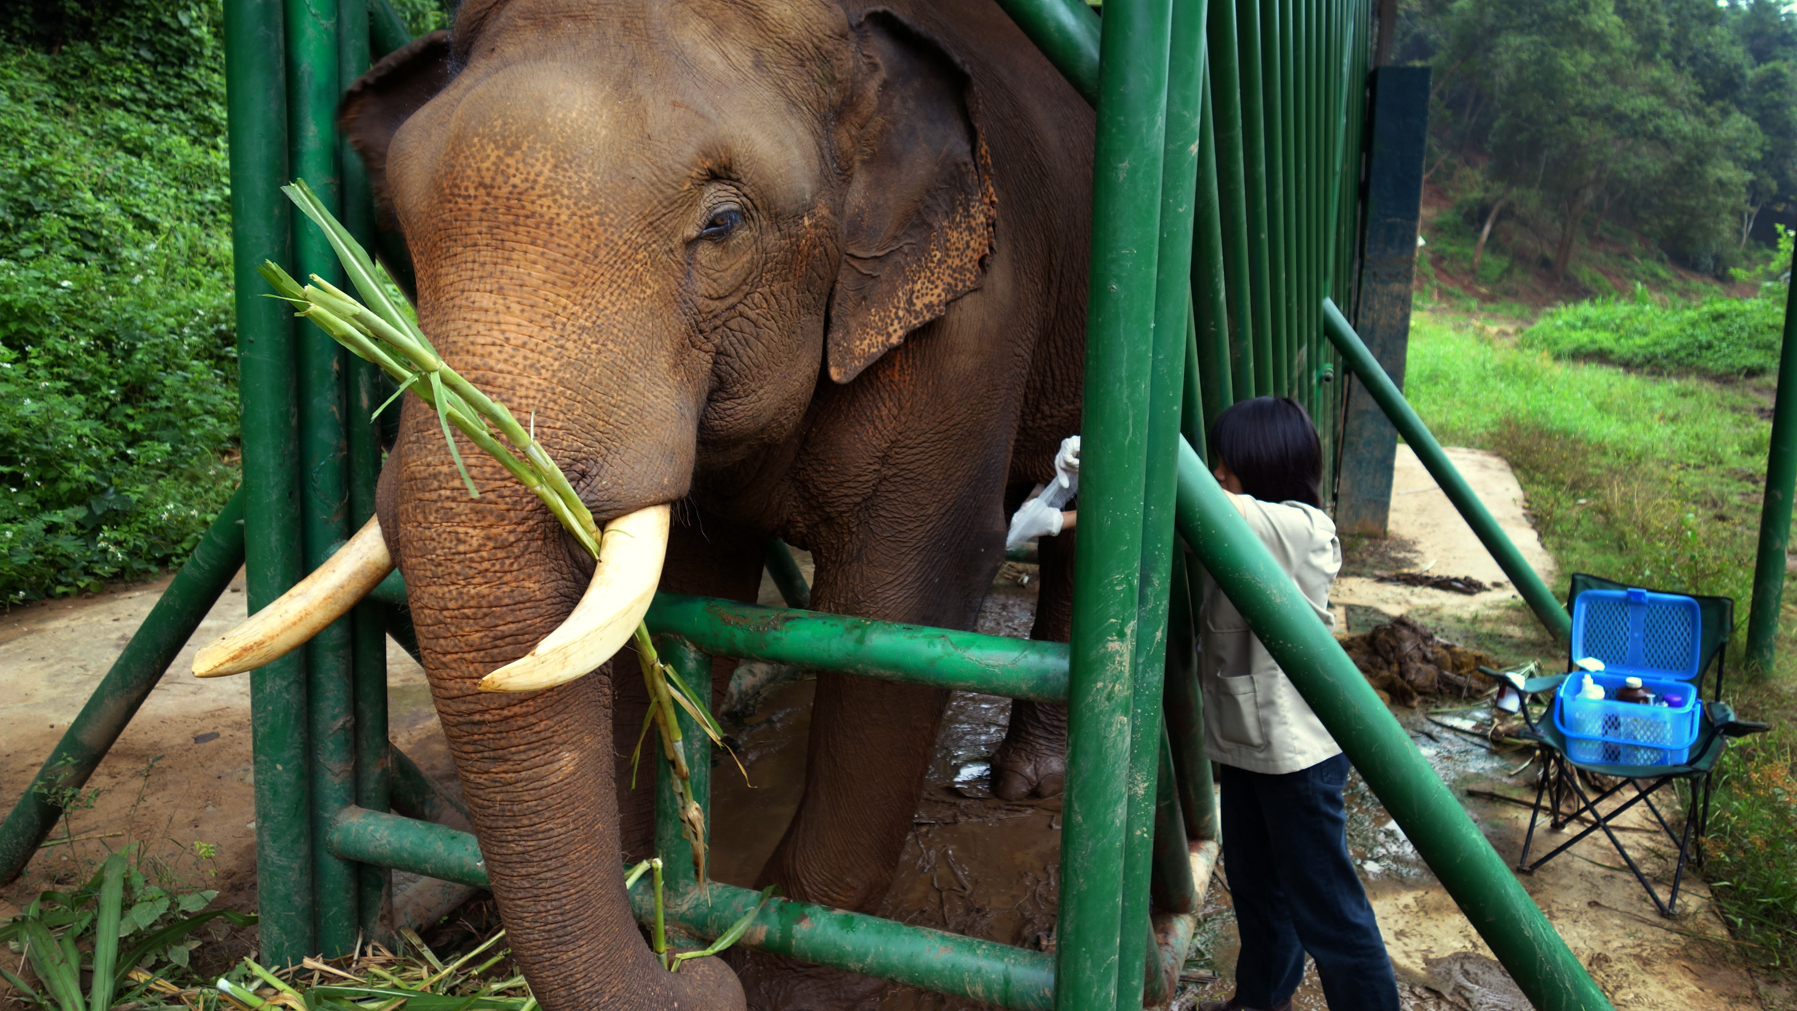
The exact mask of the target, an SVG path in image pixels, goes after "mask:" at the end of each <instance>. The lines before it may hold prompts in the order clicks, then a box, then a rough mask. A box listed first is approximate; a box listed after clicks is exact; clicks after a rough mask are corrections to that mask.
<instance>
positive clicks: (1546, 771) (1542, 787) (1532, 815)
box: [1516, 748, 1560, 871]
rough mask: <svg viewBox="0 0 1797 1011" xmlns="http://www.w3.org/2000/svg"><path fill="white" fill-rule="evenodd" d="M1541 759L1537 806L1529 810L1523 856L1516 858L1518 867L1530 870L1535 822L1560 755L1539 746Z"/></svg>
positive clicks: (1523, 842)
mask: <svg viewBox="0 0 1797 1011" xmlns="http://www.w3.org/2000/svg"><path fill="white" fill-rule="evenodd" d="M1536 752H1537V754H1538V756H1539V758H1540V760H1541V774H1540V775H1538V776H1536V777H1535V806H1534V807H1533V808H1532V809H1530V811H1529V831H1528V832H1527V833H1526V834H1525V835H1524V836H1523V837H1522V856H1519V857H1517V858H1516V869H1517V870H1519V871H1527V870H1529V846H1530V844H1532V843H1533V842H1534V841H1535V823H1536V822H1537V821H1539V820H1540V819H1541V795H1542V794H1544V793H1546V792H1547V781H1548V778H1549V777H1551V776H1552V775H1553V774H1554V769H1555V767H1556V766H1557V765H1558V764H1559V757H1560V756H1559V755H1557V754H1550V753H1549V752H1548V750H1547V749H1546V748H1537V749H1536Z"/></svg>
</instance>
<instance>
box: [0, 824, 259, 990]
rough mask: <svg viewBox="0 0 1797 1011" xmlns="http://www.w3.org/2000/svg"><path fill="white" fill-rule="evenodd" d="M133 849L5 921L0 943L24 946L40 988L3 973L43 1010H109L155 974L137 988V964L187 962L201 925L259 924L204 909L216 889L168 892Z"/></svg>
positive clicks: (147, 985)
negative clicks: (140, 865) (137, 861)
mask: <svg viewBox="0 0 1797 1011" xmlns="http://www.w3.org/2000/svg"><path fill="white" fill-rule="evenodd" d="M132 852H133V848H132V847H127V848H125V849H122V850H119V851H118V852H116V853H113V854H112V855H111V856H109V857H107V859H106V861H105V862H104V863H103V864H102V865H101V866H100V870H99V872H98V873H96V874H95V875H94V877H93V879H92V880H90V881H89V882H88V883H87V884H86V885H85V886H83V887H82V888H79V889H76V890H75V891H73V892H64V891H55V890H51V891H46V892H44V893H42V894H41V895H39V896H38V897H37V898H36V899H34V900H33V901H32V902H31V904H30V905H28V906H26V907H25V910H24V912H22V913H21V914H19V915H18V916H16V917H14V918H13V919H12V921H11V922H10V923H8V924H6V925H5V926H0V941H4V942H11V943H12V944H13V945H14V946H15V947H16V948H20V949H22V950H23V951H24V953H25V955H26V957H27V959H28V960H29V961H30V963H31V968H32V972H33V974H34V975H35V976H36V977H37V982H38V987H36V988H34V987H32V986H31V985H29V984H28V983H27V982H26V981H25V980H24V979H21V978H20V977H18V976H16V975H14V974H13V973H11V972H8V971H7V970H5V969H0V976H3V977H4V978H5V979H6V981H7V982H8V983H10V984H12V986H13V987H14V989H16V990H17V991H18V992H19V993H20V994H21V995H22V996H24V997H25V999H27V1000H28V1001H30V1002H32V1003H33V1004H35V1005H36V1006H38V1007H39V1008H41V1009H43V1011H108V1009H110V1008H112V1007H114V1006H116V1005H118V1004H122V1003H127V1002H138V1001H141V1000H143V999H144V998H145V997H146V996H147V995H149V994H150V992H151V991H152V989H153V983H154V982H155V981H157V980H158V977H155V976H153V975H149V974H143V975H144V977H145V978H144V979H142V980H139V981H138V982H137V983H136V985H135V986H126V983H127V982H128V981H129V977H131V976H132V974H133V971H134V970H136V969H138V967H139V966H140V965H142V964H145V963H153V962H156V961H167V962H170V963H173V964H175V965H179V966H183V967H185V966H186V965H187V963H188V953H189V952H190V951H192V949H193V948H194V947H195V946H196V945H197V944H198V943H199V942H198V941H197V940H189V936H190V935H191V934H193V932H194V931H196V930H198V929H199V928H200V927H203V926H205V925H206V924H207V923H210V922H212V921H213V920H216V919H219V918H221V917H222V918H224V919H226V920H228V921H229V922H231V923H233V924H235V925H237V926H247V925H249V924H252V923H254V922H256V918H255V917H254V916H247V915H244V914H242V913H237V912H234V911H232V910H228V909H217V910H212V911H210V912H202V911H201V910H203V909H204V908H205V907H206V905H207V904H208V903H210V902H211V901H212V900H213V898H214V897H216V896H217V894H218V893H217V892H214V891H204V892H196V893H187V894H174V893H171V892H169V891H167V890H165V889H163V888H162V887H161V886H159V885H156V884H153V883H151V882H150V881H149V880H147V879H146V878H145V876H144V874H143V873H142V872H141V870H139V869H137V868H134V867H133V866H132V865H131V862H130V857H131V854H132ZM127 942H129V946H127ZM84 974H85V975H86V976H87V978H88V980H89V982H88V984H87V987H86V989H85V990H84V989H83V987H82V984H81V981H82V978H83V976H84ZM174 1006H175V1007H179V1006H180V1005H174Z"/></svg>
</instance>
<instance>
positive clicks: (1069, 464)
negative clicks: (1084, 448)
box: [1054, 435, 1079, 492]
mask: <svg viewBox="0 0 1797 1011" xmlns="http://www.w3.org/2000/svg"><path fill="white" fill-rule="evenodd" d="M1054 472H1055V473H1054V479H1055V483H1057V484H1059V485H1060V486H1061V487H1063V488H1068V489H1071V490H1073V491H1076V492H1077V491H1079V436H1077V435H1070V436H1068V437H1067V438H1065V439H1062V440H1061V449H1060V451H1059V452H1057V453H1055V455H1054Z"/></svg>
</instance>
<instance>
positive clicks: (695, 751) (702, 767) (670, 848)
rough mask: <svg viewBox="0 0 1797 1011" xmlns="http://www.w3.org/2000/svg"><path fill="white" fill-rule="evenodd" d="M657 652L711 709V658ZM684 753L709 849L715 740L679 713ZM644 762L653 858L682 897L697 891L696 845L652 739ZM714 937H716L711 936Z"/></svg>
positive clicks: (669, 646)
mask: <svg viewBox="0 0 1797 1011" xmlns="http://www.w3.org/2000/svg"><path fill="white" fill-rule="evenodd" d="M655 651H656V653H657V654H658V655H660V657H661V658H662V660H663V661H665V662H666V663H667V664H668V665H669V666H671V667H673V668H674V669H675V670H676V671H678V672H679V673H680V677H681V678H682V679H683V680H685V681H686V683H687V685H688V686H689V687H691V688H692V690H693V694H695V695H697V696H698V698H696V699H693V701H694V702H695V703H697V704H699V705H701V706H704V707H705V708H706V709H707V710H709V709H710V708H711V658H710V657H708V656H706V655H705V654H704V653H701V652H699V651H698V650H697V649H694V648H693V645H692V643H690V642H687V641H685V640H684V639H679V638H676V637H674V636H668V635H662V636H656V638H655ZM678 717H679V724H680V737H681V739H680V748H681V753H682V755H683V756H684V757H685V759H686V765H687V769H688V771H689V773H690V776H689V778H688V780H687V783H688V785H689V786H691V787H692V795H693V799H694V800H696V801H698V803H699V807H700V809H701V810H702V811H704V812H705V838H704V839H703V840H702V841H701V843H702V845H704V846H709V845H710V843H711V740H710V738H707V737H706V736H705V732H704V731H703V730H701V729H699V724H698V723H697V722H696V721H695V720H694V719H693V718H692V717H691V716H690V715H688V714H687V712H686V710H684V709H682V710H680V712H679V714H678ZM643 750H644V752H645V755H644V756H643V759H642V760H643V761H653V762H654V763H655V854H656V856H659V857H661V863H662V875H663V881H664V882H665V885H666V888H667V890H668V891H669V892H674V893H680V892H685V891H687V890H688V889H692V888H697V887H698V884H699V879H698V878H697V877H696V876H695V875H694V868H693V848H692V844H691V843H689V842H687V841H686V838H685V837H684V836H682V835H681V833H680V805H679V803H678V801H677V799H676V798H675V796H674V773H673V770H672V769H670V768H669V767H668V763H667V762H666V761H663V760H662V756H661V752H660V749H659V748H657V747H656V741H655V739H654V736H653V735H651V736H650V738H649V739H647V740H645V741H644V742H643ZM712 936H715V935H712Z"/></svg>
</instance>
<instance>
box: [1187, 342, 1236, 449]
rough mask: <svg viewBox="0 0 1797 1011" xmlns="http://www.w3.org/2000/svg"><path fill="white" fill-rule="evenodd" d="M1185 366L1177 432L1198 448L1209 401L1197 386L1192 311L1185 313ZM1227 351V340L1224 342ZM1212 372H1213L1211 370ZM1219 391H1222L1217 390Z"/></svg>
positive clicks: (1197, 373)
mask: <svg viewBox="0 0 1797 1011" xmlns="http://www.w3.org/2000/svg"><path fill="white" fill-rule="evenodd" d="M1185 350H1186V368H1185V375H1186V380H1185V395H1184V396H1183V397H1182V398H1181V399H1180V403H1179V434H1180V436H1181V437H1182V438H1184V439H1185V440H1186V441H1187V442H1190V443H1192V444H1193V445H1194V446H1198V447H1200V448H1203V447H1204V427H1205V424H1206V422H1205V419H1206V417H1207V415H1206V414H1205V413H1204V406H1205V405H1206V404H1208V403H1210V401H1209V399H1208V398H1206V397H1205V395H1204V391H1203V390H1201V389H1200V388H1199V377H1200V375H1201V374H1202V373H1201V370H1200V369H1199V366H1198V324H1197V320H1196V319H1195V318H1194V316H1193V313H1192V312H1189V311H1188V312H1187V313H1186V339H1185ZM1224 350H1225V352H1226V353H1227V350H1228V342H1227V341H1225V342H1224ZM1213 374H1214V372H1213ZM1223 380H1224V383H1223V385H1224V386H1225V387H1227V386H1228V385H1229V373H1228V372H1224V373H1223ZM1218 392H1219V393H1221V392H1222V391H1220V390H1219V391H1218Z"/></svg>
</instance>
